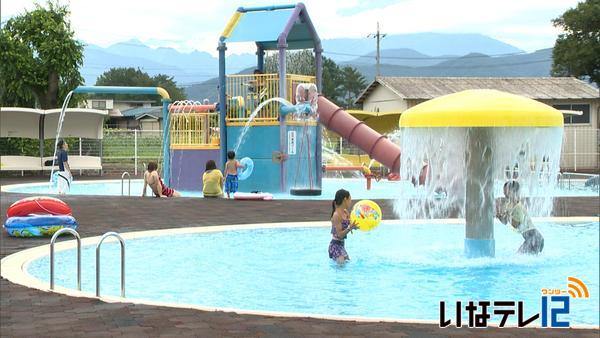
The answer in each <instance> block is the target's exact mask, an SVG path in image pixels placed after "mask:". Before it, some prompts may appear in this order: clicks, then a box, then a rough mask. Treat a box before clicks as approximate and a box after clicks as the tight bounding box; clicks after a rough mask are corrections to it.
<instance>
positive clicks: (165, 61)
mask: <svg viewBox="0 0 600 338" xmlns="http://www.w3.org/2000/svg"><path fill="white" fill-rule="evenodd" d="M255 60H256V56H254V55H251V54H242V55H229V56H228V57H227V71H228V72H232V73H236V72H239V71H240V70H242V69H244V68H247V67H248V66H249V65H251V64H253V63H255V62H256V61H255ZM113 67H135V68H137V67H139V68H140V69H142V70H143V71H145V72H147V73H148V74H150V75H156V74H158V73H162V74H167V75H169V76H173V77H174V78H175V81H177V83H179V84H189V83H199V82H203V81H205V80H207V79H210V78H212V77H214V76H215V75H217V74H218V72H219V60H218V59H217V58H215V57H213V56H212V55H210V54H209V53H206V52H199V51H193V52H191V53H181V52H178V51H177V50H175V49H173V48H150V47H148V46H146V45H145V44H143V43H142V42H140V41H139V40H129V41H126V42H120V43H116V44H114V45H111V46H109V47H107V48H102V47H99V46H95V45H87V46H86V47H85V50H84V64H83V69H82V75H83V77H84V79H85V83H86V84H88V85H93V84H94V83H96V79H97V78H98V76H100V75H101V74H102V73H104V72H105V71H107V70H109V69H110V68H113Z"/></svg>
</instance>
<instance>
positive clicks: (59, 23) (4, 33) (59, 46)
mask: <svg viewBox="0 0 600 338" xmlns="http://www.w3.org/2000/svg"><path fill="white" fill-rule="evenodd" d="M69 14H70V12H69V8H68V6H66V5H65V6H63V5H60V4H59V3H58V2H54V1H48V2H47V4H46V8H44V7H42V6H40V5H38V4H36V7H35V9H34V10H33V11H31V12H25V14H22V15H19V16H16V17H13V18H11V19H9V20H8V21H7V22H6V24H5V25H4V26H3V27H2V28H1V29H0V59H1V60H2V61H1V62H0V105H3V106H26V107H33V106H39V107H41V108H42V109H50V108H56V107H59V105H60V104H61V103H62V100H63V99H64V98H65V96H66V95H67V93H68V92H69V91H70V90H72V89H74V88H75V87H77V86H78V85H80V84H82V83H83V78H82V77H81V74H80V73H79V68H80V67H81V65H82V64H83V44H82V43H81V42H79V41H77V40H75V38H74V32H73V31H72V30H71V26H70V22H69V20H68V17H69ZM72 104H75V100H73V102H72Z"/></svg>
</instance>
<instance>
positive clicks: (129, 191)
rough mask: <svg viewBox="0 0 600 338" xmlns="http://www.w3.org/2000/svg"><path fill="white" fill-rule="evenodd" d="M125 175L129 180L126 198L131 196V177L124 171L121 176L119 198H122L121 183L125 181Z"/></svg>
mask: <svg viewBox="0 0 600 338" xmlns="http://www.w3.org/2000/svg"><path fill="white" fill-rule="evenodd" d="M125 175H127V177H128V179H129V188H128V190H127V196H131V175H129V173H128V172H126V171H124V172H123V174H121V196H123V181H124V180H125Z"/></svg>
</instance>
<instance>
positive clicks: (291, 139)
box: [288, 130, 296, 155]
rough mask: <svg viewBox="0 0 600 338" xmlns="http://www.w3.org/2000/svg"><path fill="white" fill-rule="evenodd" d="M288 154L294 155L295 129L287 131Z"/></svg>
mask: <svg viewBox="0 0 600 338" xmlns="http://www.w3.org/2000/svg"><path fill="white" fill-rule="evenodd" d="M288 155H296V131H295V130H290V131H288Z"/></svg>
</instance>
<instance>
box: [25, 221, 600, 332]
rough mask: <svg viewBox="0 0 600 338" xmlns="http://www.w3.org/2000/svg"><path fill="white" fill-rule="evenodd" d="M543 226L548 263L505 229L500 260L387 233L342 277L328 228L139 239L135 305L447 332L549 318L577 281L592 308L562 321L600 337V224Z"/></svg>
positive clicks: (371, 236)
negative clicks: (443, 326)
mask: <svg viewBox="0 0 600 338" xmlns="http://www.w3.org/2000/svg"><path fill="white" fill-rule="evenodd" d="M536 226H538V228H539V230H540V232H541V233H542V234H543V235H544V237H545V247H544V251H543V253H542V254H541V255H539V256H526V255H519V254H516V253H515V252H516V250H517V248H518V247H519V246H520V245H521V242H522V237H521V235H519V234H517V233H515V232H513V231H512V230H510V229H509V228H508V227H507V226H505V225H502V224H500V223H497V224H496V225H495V238H496V257H495V258H479V259H466V258H464V257H463V240H464V225H458V224H382V225H381V226H379V227H378V228H377V229H375V230H373V231H371V232H367V233H365V232H360V231H355V232H354V233H353V234H350V235H349V236H348V237H349V238H348V239H347V241H346V248H347V250H348V253H349V254H350V256H351V258H352V260H351V261H350V262H349V263H347V264H346V265H343V266H338V265H337V264H335V263H333V262H332V261H331V260H330V259H329V258H328V254H327V247H328V244H329V240H330V237H331V235H330V233H329V230H330V229H329V227H302V228H271V229H246V230H232V231H220V232H211V233H196V234H185V235H177V236H174V235H171V236H162V237H148V238H138V239H132V240H127V242H126V250H127V264H126V278H127V284H126V293H127V297H128V298H138V299H150V300H155V301H165V302H175V303H184V304H196V305H204V306H214V307H226V308H239V309H246V310H265V311H282V312H296V313H297V312H301V313H307V314H321V315H347V316H362V317H385V318H394V319H425V320H435V321H437V320H438V318H439V302H440V301H442V300H443V301H446V304H447V308H446V313H447V314H448V316H450V314H452V313H454V312H453V311H454V310H453V306H454V304H455V302H456V301H458V300H461V301H463V304H464V303H465V302H467V301H469V300H473V301H477V300H491V301H494V300H515V301H518V300H522V301H524V304H525V314H526V315H530V316H531V315H534V314H535V313H539V312H540V311H541V310H540V307H541V305H540V304H541V289H542V288H561V289H566V288H567V277H569V276H574V277H577V278H579V279H581V280H582V281H583V282H584V283H586V284H587V287H588V289H589V294H590V298H589V299H571V304H570V305H571V311H570V313H569V314H568V315H561V317H560V319H561V320H569V321H570V323H571V325H576V324H593V325H598V306H599V291H600V290H599V285H598V284H599V282H598V281H599V266H600V264H599V248H598V243H599V223H598V222H593V223H586V224H583V223H582V224H556V223H543V224H536ZM119 258H120V256H119V245H118V244H117V243H112V242H111V243H105V244H104V245H103V248H102V271H101V276H102V290H101V293H102V294H103V295H114V296H118V295H119V294H120V291H119V290H120V289H119V281H120V279H119V278H120V276H119V274H120V269H119ZM94 260H95V247H94V246H88V247H85V248H84V249H83V253H82V267H83V274H82V288H83V290H85V291H89V292H94V291H95V263H94ZM56 262H57V267H56V277H57V280H56V284H57V285H60V286H65V287H70V288H75V285H76V278H75V277H76V273H75V250H74V249H71V250H66V251H61V252H58V253H57V255H56ZM27 271H28V272H29V273H30V274H32V275H33V276H35V277H36V278H38V279H41V280H45V281H47V280H49V277H48V273H49V258H48V257H47V256H45V257H42V258H39V259H37V260H34V261H32V262H31V264H29V265H28V267H27ZM527 318H528V317H527ZM499 320H500V318H499V317H496V316H492V319H491V321H492V322H499ZM511 320H513V321H514V320H516V319H515V318H512V317H511ZM536 323H537V324H538V325H540V321H539V320H538V321H537V322H536Z"/></svg>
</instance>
